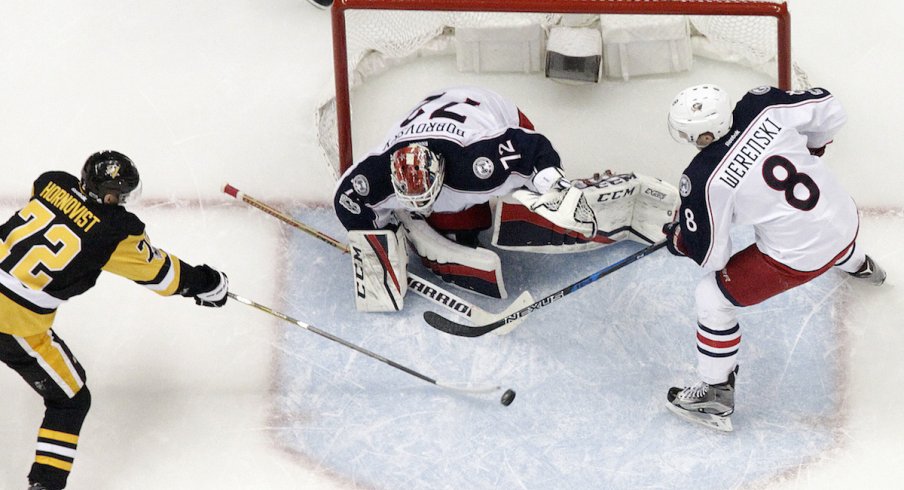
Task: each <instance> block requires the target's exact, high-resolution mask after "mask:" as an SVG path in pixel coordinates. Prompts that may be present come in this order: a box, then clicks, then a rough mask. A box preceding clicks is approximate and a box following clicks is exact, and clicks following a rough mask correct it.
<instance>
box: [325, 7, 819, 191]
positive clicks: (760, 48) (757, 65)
mask: <svg viewBox="0 0 904 490" xmlns="http://www.w3.org/2000/svg"><path fill="white" fill-rule="evenodd" d="M588 1H591V2H592V0H588ZM624 1H625V2H632V3H638V2H640V3H648V4H655V3H656V0H624ZM684 1H686V2H687V3H688V4H703V3H707V2H711V3H720V2H719V1H718V0H684ZM554 3H555V2H550V4H554ZM721 3H743V0H727V2H721ZM760 3H783V2H782V0H765V1H763V2H760ZM686 18H687V20H688V22H689V24H690V26H691V32H692V35H693V36H692V39H691V41H692V46H693V51H694V55H697V56H704V57H707V58H712V59H717V60H722V61H728V62H732V63H738V64H742V65H745V66H748V67H752V68H754V69H758V70H761V71H764V72H767V73H770V74H775V73H776V71H777V69H776V58H777V53H778V44H777V22H776V19H775V18H772V17H757V16H734V15H692V16H688V17H686ZM588 19H591V20H592V21H596V22H599V19H600V16H599V15H596V14H594V15H588V14H559V13H518V12H504V13H499V12H447V11H403V10H370V9H368V10H347V11H345V22H346V43H347V57H346V60H347V63H348V70H349V84H350V86H351V87H354V86H357V85H359V84H361V83H363V82H364V81H366V80H367V78H368V77H371V76H374V75H376V74H378V73H381V72H382V71H384V70H386V69H388V68H389V67H392V66H394V65H397V64H400V63H406V62H408V61H409V60H411V59H413V58H416V57H419V56H427V55H434V54H451V53H453V52H454V43H453V42H452V39H453V35H454V32H455V29H456V28H460V27H490V26H492V27H509V26H518V25H525V24H538V25H540V26H541V27H543V28H544V29H546V30H547V32H548V29H549V28H550V27H552V26H555V25H576V24H581V23H585V24H586V23H587V22H588ZM801 77H805V74H802V73H801V72H799V73H798V78H797V81H796V82H795V84H796V85H801V82H800V81H801ZM317 118H318V122H319V131H320V134H319V140H320V144H321V147H322V148H323V150H324V153H325V155H326V157H327V159H328V161H329V162H330V163H331V166H332V167H333V171H334V172H335V174H336V176H337V177H338V168H339V155H338V149H337V148H338V144H337V137H336V134H337V121H336V115H335V100H334V99H330V100H328V101H326V102H324V104H323V105H321V107H320V108H319V109H318V112H317Z"/></svg>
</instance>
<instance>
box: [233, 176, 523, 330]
mask: <svg viewBox="0 0 904 490" xmlns="http://www.w3.org/2000/svg"><path fill="white" fill-rule="evenodd" d="M223 192H224V193H226V194H229V195H230V196H232V197H234V198H236V199H238V200H240V201H242V202H244V203H245V204H248V205H249V206H252V207H255V208H257V209H259V210H261V211H263V212H265V213H267V214H269V215H270V216H273V217H274V218H276V219H278V220H280V221H282V222H283V223H286V224H288V225H291V226H293V227H295V228H297V229H299V230H301V231H303V232H305V233H307V234H309V235H311V236H313V237H314V238H317V239H318V240H321V241H323V242H325V243H328V244H330V245H332V246H333V247H335V248H337V249H339V250H341V251H342V252H343V253H348V246H347V245H345V244H344V243H342V242H340V241H339V240H336V239H335V238H333V237H331V236H329V235H327V234H325V233H321V232H320V231H318V230H316V229H315V228H312V227H310V226H308V225H306V224H304V223H302V222H301V221H298V220H297V219H295V218H293V217H291V216H289V215H288V214H286V213H284V212H282V211H280V210H278V209H276V208H274V207H273V206H270V205H268V204H266V203H264V202H262V201H259V200H257V199H255V198H253V197H251V196H249V195H247V194H245V193H244V192H242V191H240V190H238V189H236V188H235V187H233V186H231V185H229V184H225V185H224V186H223ZM408 287H409V288H410V289H411V290H412V291H414V292H415V293H416V294H418V295H419V296H422V297H424V298H426V299H427V300H428V301H431V302H433V303H436V304H438V305H440V306H442V307H443V308H446V309H448V310H450V311H452V312H455V313H457V314H459V315H461V316H464V317H465V318H468V319H470V320H471V321H472V322H474V323H477V324H481V323H490V322H494V321H496V320H498V319H499V318H502V317H505V316H508V315H510V314H511V313H512V312H513V311H515V310H517V309H520V308H522V307H524V306H526V305H529V304H531V303H533V301H534V298H533V297H531V295H530V293H529V292H528V291H525V292H523V293H521V295H520V296H518V298H516V299H515V301H513V302H512V304H511V305H509V307H508V308H507V309H506V310H505V311H503V312H502V313H498V314H495V313H490V312H488V311H486V310H483V309H481V308H479V307H477V306H476V305H473V304H471V303H469V302H468V301H465V300H464V299H462V298H460V297H458V296H456V295H455V294H453V293H451V292H449V291H446V290H445V289H443V288H441V287H439V286H437V285H436V284H433V283H431V282H429V281H427V280H426V279H424V278H422V277H418V276H416V275H414V274H411V273H409V274H408ZM513 328H514V327H513Z"/></svg>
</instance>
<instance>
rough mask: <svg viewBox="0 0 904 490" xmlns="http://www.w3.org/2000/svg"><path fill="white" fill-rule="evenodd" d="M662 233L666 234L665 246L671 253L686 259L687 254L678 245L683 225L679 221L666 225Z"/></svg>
mask: <svg viewBox="0 0 904 490" xmlns="http://www.w3.org/2000/svg"><path fill="white" fill-rule="evenodd" d="M662 232H663V233H665V238H666V242H665V246H666V248H667V249H669V252H670V253H671V254H672V255H676V256H678V257H686V256H687V254H686V253H684V252H683V251H682V250H681V248H680V247H679V245H678V241H679V240H680V239H681V224H680V223H678V222H677V221H673V222H671V223H666V224H665V225H663V227H662Z"/></svg>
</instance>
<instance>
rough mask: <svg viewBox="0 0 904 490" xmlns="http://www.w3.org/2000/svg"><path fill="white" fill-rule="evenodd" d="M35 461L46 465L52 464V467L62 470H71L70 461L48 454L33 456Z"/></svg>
mask: <svg viewBox="0 0 904 490" xmlns="http://www.w3.org/2000/svg"><path fill="white" fill-rule="evenodd" d="M35 463H38V464H46V465H47V466H53V467H54V468H59V469H61V470H64V471H72V463H69V462H66V461H63V460H61V459H56V458H51V457H50V456H35Z"/></svg>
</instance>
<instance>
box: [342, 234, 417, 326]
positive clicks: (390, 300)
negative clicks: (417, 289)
mask: <svg viewBox="0 0 904 490" xmlns="http://www.w3.org/2000/svg"><path fill="white" fill-rule="evenodd" d="M406 243H407V242H406V239H405V233H404V229H403V228H401V227H399V229H398V231H393V230H368V231H355V230H353V231H349V232H348V248H349V252H350V253H351V256H352V266H353V272H354V278H355V307H356V308H357V309H358V311H399V310H401V309H402V307H403V306H404V305H405V302H404V300H405V293H406V292H407V291H408V252H407V246H406Z"/></svg>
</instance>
